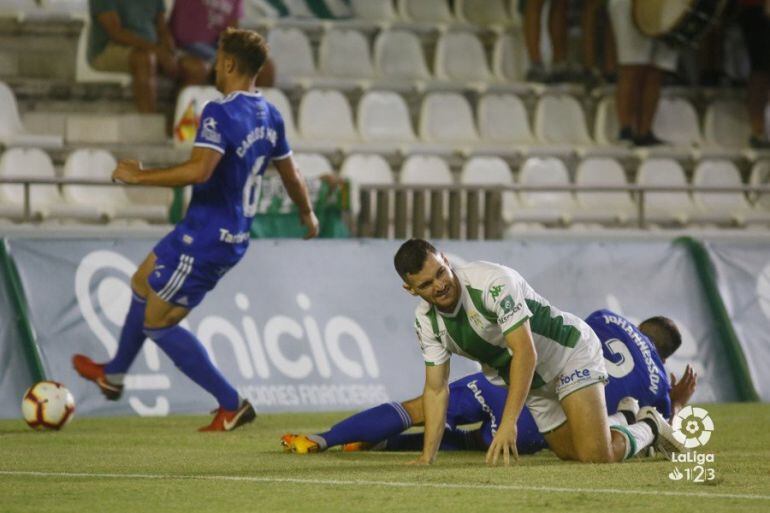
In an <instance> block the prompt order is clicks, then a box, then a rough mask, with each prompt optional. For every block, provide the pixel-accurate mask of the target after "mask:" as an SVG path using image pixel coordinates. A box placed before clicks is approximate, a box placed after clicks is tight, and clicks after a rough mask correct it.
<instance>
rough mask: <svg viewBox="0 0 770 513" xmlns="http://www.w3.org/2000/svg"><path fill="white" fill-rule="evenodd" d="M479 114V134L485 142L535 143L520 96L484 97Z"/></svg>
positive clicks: (489, 95)
mask: <svg viewBox="0 0 770 513" xmlns="http://www.w3.org/2000/svg"><path fill="white" fill-rule="evenodd" d="M477 114H478V123H479V133H480V134H481V139H482V140H483V141H485V142H493V143H507V144H522V145H528V144H532V143H533V142H534V141H535V139H534V137H533V135H532V131H531V130H530V127H529V119H528V117H527V109H526V107H524V102H522V101H521V99H520V98H519V97H518V96H514V95H512V94H487V95H484V96H482V97H481V99H480V100H479V105H478V113H477Z"/></svg>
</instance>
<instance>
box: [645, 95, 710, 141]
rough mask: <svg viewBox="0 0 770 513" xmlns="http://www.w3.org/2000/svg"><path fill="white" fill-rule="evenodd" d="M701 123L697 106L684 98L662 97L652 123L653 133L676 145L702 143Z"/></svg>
mask: <svg viewBox="0 0 770 513" xmlns="http://www.w3.org/2000/svg"><path fill="white" fill-rule="evenodd" d="M699 126H700V124H699V123H698V113H697V112H696V111H695V107H693V106H692V104H690V102H688V101H687V100H685V99H684V98H665V97H664V98H661V99H660V101H659V102H658V109H657V111H656V112H655V120H654V121H653V124H652V131H653V133H654V134H655V135H656V136H658V137H659V138H660V139H662V140H663V141H665V142H667V143H669V144H672V145H674V146H682V147H687V146H693V145H696V146H697V145H699V144H700V143H701V135H700V128H699Z"/></svg>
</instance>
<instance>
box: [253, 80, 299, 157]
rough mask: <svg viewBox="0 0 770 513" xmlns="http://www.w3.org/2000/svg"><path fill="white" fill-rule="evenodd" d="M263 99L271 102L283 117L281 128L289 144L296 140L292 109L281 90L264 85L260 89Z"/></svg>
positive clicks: (297, 136) (297, 137)
mask: <svg viewBox="0 0 770 513" xmlns="http://www.w3.org/2000/svg"><path fill="white" fill-rule="evenodd" d="M260 91H261V92H262V96H264V97H265V100H267V101H268V102H270V103H272V104H273V106H274V107H275V108H276V109H278V112H280V113H281V117H282V118H283V129H284V132H285V133H286V138H287V139H288V140H289V144H290V145H291V143H292V142H294V141H297V140H298V139H299V135H298V134H297V128H296V126H295V125H294V111H292V108H291V103H289V99H288V98H287V97H286V95H285V94H284V92H283V91H281V90H280V89H276V88H274V87H266V88H264V89H261V90H260Z"/></svg>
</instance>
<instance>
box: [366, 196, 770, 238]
mask: <svg viewBox="0 0 770 513" xmlns="http://www.w3.org/2000/svg"><path fill="white" fill-rule="evenodd" d="M505 192H529V193H538V192H570V193H574V192H630V193H633V194H634V195H635V196H636V199H635V203H636V212H637V226H638V227H639V228H646V226H647V220H646V213H645V205H644V203H645V202H644V197H645V194H647V193H661V192H687V193H692V192H701V193H736V192H739V193H754V194H768V193H770V185H757V186H747V185H744V186H733V187H708V186H694V185H683V186H653V185H636V184H628V185H601V184H596V185H519V184H507V185H494V186H492V185H484V186H482V185H405V184H392V185H361V186H359V195H360V212H359V215H358V220H357V227H356V228H357V234H358V236H359V237H380V238H387V237H388V236H389V234H390V233H391V230H390V227H391V218H392V219H393V223H392V224H393V228H394V229H393V232H394V235H395V237H396V238H397V239H403V238H405V237H406V235H407V228H408V225H409V222H408V219H407V217H408V211H409V210H411V213H412V219H411V228H412V236H413V237H424V236H425V235H426V232H427V231H429V232H430V236H431V237H432V238H442V237H445V236H448V237H449V238H452V239H457V238H460V235H461V225H462V221H463V218H462V211H463V210H465V221H466V223H465V224H466V232H465V234H466V238H467V239H478V238H480V235H481V230H480V227H481V225H482V224H483V235H484V238H485V239H500V238H502V233H503V229H504V226H503V225H504V222H503V216H502V208H503V193H505ZM428 195H429V196H430V219H426V216H425V212H426V210H427V209H426V206H425V205H426V203H425V202H426V196H428ZM391 196H394V213H393V216H391V213H390V204H391V201H390V199H389V198H390V197H391ZM446 196H448V212H447V215H445V214H444V212H445V209H444V204H445V197H446ZM463 196H465V208H464V209H463V207H462V200H463ZM482 196H483V198H484V214H483V218H482V217H481V214H480V212H479V210H480V209H479V205H480V203H481V197H482ZM409 198H411V200H412V206H411V209H409V208H408V200H409ZM373 205H374V207H375V208H374V213H372V206H373ZM482 220H483V223H482Z"/></svg>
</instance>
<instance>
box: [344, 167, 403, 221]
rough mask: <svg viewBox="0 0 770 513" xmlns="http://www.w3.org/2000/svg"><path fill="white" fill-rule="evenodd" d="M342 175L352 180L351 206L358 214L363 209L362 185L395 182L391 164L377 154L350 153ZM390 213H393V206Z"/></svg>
mask: <svg viewBox="0 0 770 513" xmlns="http://www.w3.org/2000/svg"><path fill="white" fill-rule="evenodd" d="M340 176H341V177H342V178H347V179H348V180H350V185H351V192H350V208H351V210H352V211H353V215H357V214H358V212H359V211H360V209H361V197H360V194H359V192H358V187H359V186H360V185H390V184H392V183H394V182H395V180H394V178H393V171H392V170H391V169H390V165H388V163H387V162H386V161H385V159H384V158H382V157H381V156H380V155H376V154H367V155H364V154H353V155H348V157H347V158H346V159H345V162H343V163H342V169H341V170H340ZM390 215H391V216H392V215H393V209H392V208H391V209H390Z"/></svg>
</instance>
